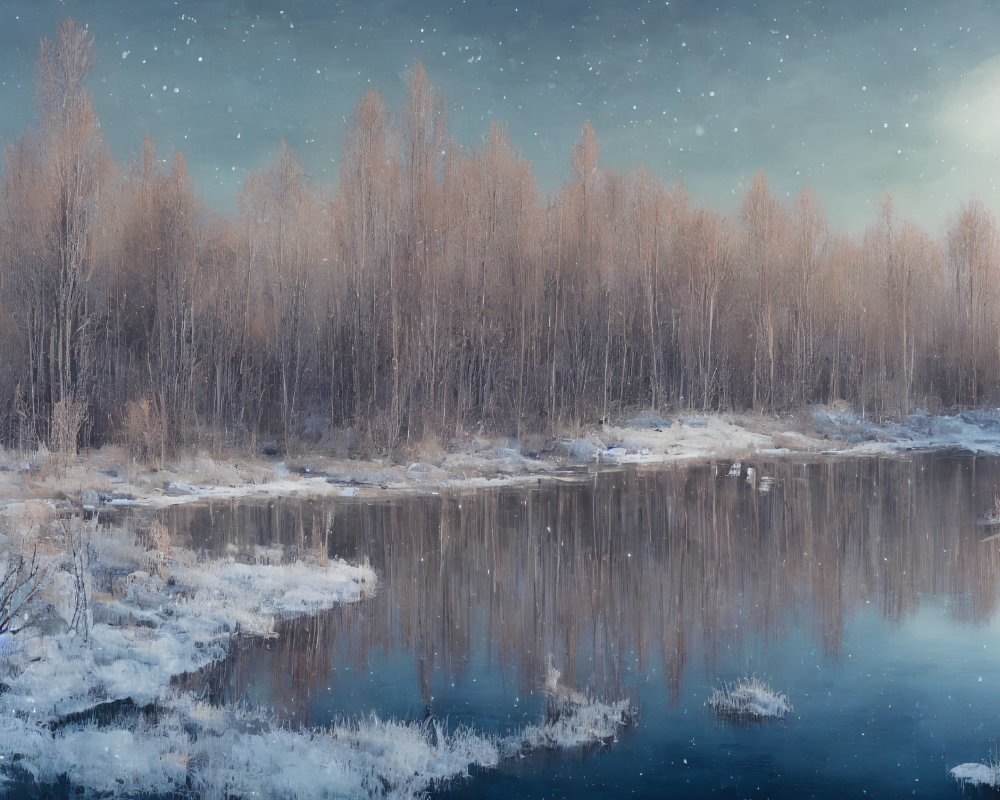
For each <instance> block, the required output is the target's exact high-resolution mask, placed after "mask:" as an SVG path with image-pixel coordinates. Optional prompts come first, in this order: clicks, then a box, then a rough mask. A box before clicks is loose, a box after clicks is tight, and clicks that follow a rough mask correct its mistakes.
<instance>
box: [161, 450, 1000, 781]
mask: <svg viewBox="0 0 1000 800" xmlns="http://www.w3.org/2000/svg"><path fill="white" fill-rule="evenodd" d="M747 466H752V467H753V468H754V472H753V475H752V477H750V478H748V477H747V472H746V467H747ZM743 467H744V469H743V471H742V472H741V474H740V476H739V477H730V476H728V474H727V473H728V471H729V464H725V465H721V464H720V465H714V466H713V465H702V466H695V467H675V468H666V469H659V470H655V471H642V470H632V469H626V470H618V471H605V472H598V473H594V474H589V475H582V476H581V477H580V478H579V479H578V480H569V479H562V478H560V479H543V480H541V481H539V482H538V483H537V484H534V485H530V486H526V487H517V488H511V487H508V488H502V489H489V490H485V489H475V490H468V491H463V492H458V491H449V492H445V493H442V494H440V495H404V496H393V497H388V498H386V499H383V500H378V501H367V500H358V499H354V500H344V499H341V500H326V501H304V500H288V501H278V502H274V503H270V504H264V505H246V504H238V503H216V504H213V505H211V506H198V507H188V508H185V507H175V508H173V509H170V510H167V511H165V512H164V513H165V514H166V516H167V522H168V524H169V526H170V527H171V528H172V530H173V533H172V535H173V536H175V537H177V538H178V540H179V541H178V543H179V544H183V543H185V542H184V540H185V539H186V538H187V539H189V540H190V541H191V542H192V543H194V544H195V545H196V546H199V547H202V548H204V549H205V550H206V551H208V552H210V553H211V554H213V555H215V556H219V555H223V554H227V553H228V554H233V555H236V556H237V557H240V556H241V554H247V553H250V552H252V551H253V547H254V546H255V545H268V544H275V543H280V544H282V545H284V546H285V550H286V551H289V550H291V551H293V552H297V553H298V554H299V555H301V554H302V553H308V552H310V551H315V549H316V547H317V546H319V547H322V542H323V541H324V540H325V542H326V548H327V551H328V552H329V553H330V554H331V555H338V556H343V557H345V558H347V559H349V560H355V559H360V560H363V559H368V560H369V561H370V562H371V564H372V566H373V567H374V568H375V569H376V571H377V572H378V574H379V576H380V579H381V584H380V587H379V591H378V593H377V594H376V595H375V596H374V597H372V598H370V599H368V600H365V601H362V602H360V603H357V604H354V605H347V606H344V607H341V608H338V609H336V610H334V611H332V612H330V613H328V614H324V615H321V616H319V617H315V618H310V619H307V620H304V621H300V622H297V623H295V624H289V625H285V626H283V627H282V628H281V636H280V637H279V638H278V639H276V640H272V641H270V642H266V643H264V642H253V643H249V644H244V645H243V646H242V647H241V648H240V649H239V651H238V652H235V653H234V654H233V656H232V657H231V658H230V659H228V660H227V661H226V662H224V663H222V664H220V665H217V666H216V667H215V668H214V669H213V670H212V671H211V672H208V673H206V674H204V675H202V676H201V677H200V681H201V684H202V686H203V687H204V689H205V691H207V692H209V693H210V694H212V695H213V696H215V697H216V698H218V699H221V700H227V701H232V700H236V699H240V700H243V701H246V702H250V703H254V704H263V705H267V706H270V707H273V708H274V709H275V710H276V712H277V713H278V715H279V716H280V717H281V718H282V719H283V720H285V721H286V722H287V723H288V724H291V725H299V724H302V725H317V724H325V723H329V722H330V721H331V720H333V719H336V718H338V717H344V716H351V715H364V714H368V713H371V712H374V713H377V714H378V715H379V716H382V717H397V718H402V719H422V718H424V717H425V716H427V715H433V716H434V717H436V718H446V719H447V720H448V724H449V725H450V726H451V727H454V726H456V725H458V724H461V723H466V724H471V725H473V726H475V727H476V728H477V729H479V730H485V731H496V732H507V731H510V730H513V729H516V728H518V727H520V726H523V725H525V724H527V723H531V722H537V721H538V720H539V719H540V718H541V716H542V715H543V713H544V709H545V696H544V694H543V693H542V692H541V687H542V686H543V685H544V683H545V678H546V674H547V670H548V665H549V664H550V663H551V664H552V665H553V666H554V667H555V668H557V669H559V670H560V672H561V673H562V678H561V681H562V683H564V684H566V685H567V686H569V687H574V688H576V689H579V690H581V691H585V692H588V693H590V694H591V695H593V696H594V697H596V698H599V699H602V700H615V699H619V698H621V697H629V698H630V699H632V701H633V702H634V703H635V705H636V706H637V708H638V724H637V726H636V727H634V728H631V729H628V730H625V731H623V732H622V734H621V736H620V737H619V740H618V741H616V742H614V743H613V744H611V745H610V746H609V747H607V748H590V749H587V750H585V751H582V752H581V751H580V750H570V751H554V752H548V753H543V754H541V755H536V756H532V757H529V758H525V759H523V760H519V761H516V762H511V763H507V764H506V765H504V766H502V767H501V768H500V769H498V770H495V771H486V772H479V773H478V774H475V775H474V776H473V778H472V779H471V780H470V781H468V782H463V783H459V784H455V785H452V786H451V787H449V788H448V789H447V790H445V791H444V792H443V793H442V795H441V796H445V797H470V798H471V797H497V798H500V797H510V796H513V795H516V796H518V797H532V798H536V797H537V798H553V797H574V798H607V797H619V796H625V795H628V796H631V797H650V798H652V797H664V796H678V797H734V798H735V797H797V798H798V797H900V796H904V795H905V796H919V797H941V796H946V797H947V796H954V797H958V796H960V795H961V789H960V788H959V787H958V785H957V784H955V783H954V781H952V780H951V779H950V778H949V776H948V770H949V769H950V768H951V767H953V766H955V765H956V764H958V763H961V762H965V761H979V760H982V759H984V758H987V757H988V756H989V754H990V752H991V749H992V750H995V749H996V743H995V742H996V737H997V735H998V733H1000V636H998V624H997V619H996V613H995V612H996V606H997V567H998V562H1000V539H991V538H989V537H990V536H991V534H993V533H995V532H997V531H998V530H1000V529H997V528H991V527H988V526H984V525H981V524H977V521H978V519H979V518H981V517H983V516H984V515H986V514H987V512H988V511H989V510H990V509H991V508H992V505H993V502H994V495H995V493H996V492H997V491H998V487H1000V459H997V458H994V457H988V458H987V457H976V456H972V455H970V454H967V453H944V454H941V453H938V454H914V455H908V456H906V457H899V458H889V457H885V458H865V459H843V460H841V459H837V460H827V461H823V462H818V463H817V462H811V463H810V462H803V461H791V460H785V461H764V460H762V461H754V462H750V463H749V464H748V463H746V462H744V465H743ZM765 479H766V480H765ZM754 673H755V674H757V675H760V676H764V677H766V679H767V680H768V681H769V682H770V684H771V685H772V686H773V687H774V688H775V689H777V690H779V691H783V692H785V693H787V694H788V696H789V699H790V700H791V702H792V704H793V706H794V712H793V713H792V714H790V715H789V717H788V719H787V720H786V721H784V722H779V723H771V724H758V725H748V726H740V725H734V724H731V723H721V722H719V721H717V720H716V719H715V718H714V717H713V716H712V714H711V713H710V712H709V710H708V708H707V707H706V706H705V701H706V699H707V698H708V696H709V694H710V693H711V690H712V688H713V687H715V686H718V685H719V684H720V682H721V681H732V680H735V679H737V678H739V677H741V676H746V675H750V674H754Z"/></svg>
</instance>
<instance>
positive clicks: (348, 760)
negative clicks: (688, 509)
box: [0, 692, 634, 798]
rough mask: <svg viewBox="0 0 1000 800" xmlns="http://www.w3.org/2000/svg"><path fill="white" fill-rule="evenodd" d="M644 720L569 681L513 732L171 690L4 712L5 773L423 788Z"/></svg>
mask: <svg viewBox="0 0 1000 800" xmlns="http://www.w3.org/2000/svg"><path fill="white" fill-rule="evenodd" d="M633 720H634V709H633V708H632V706H631V704H630V703H629V702H628V701H627V700H621V701H618V702H613V703H603V702H600V701H597V700H591V699H587V698H583V697H581V696H575V693H573V694H572V695H571V694H570V693H566V692H562V693H560V694H559V695H558V696H557V697H556V698H554V704H550V707H549V711H548V713H547V714H546V717H545V718H544V719H543V720H541V721H540V722H539V723H537V724H533V725H528V726H526V727H525V728H523V729H520V730H516V731H513V732H511V733H509V734H507V735H505V736H495V735H489V734H482V733H479V732H477V731H475V730H474V729H472V728H469V727H465V726H462V727H458V728H456V729H454V730H448V726H447V724H446V722H444V721H441V720H437V719H429V720H425V721H411V722H407V721H399V720H384V719H380V718H378V717H377V716H375V715H372V716H369V717H364V718H361V719H352V720H346V721H342V722H338V723H336V724H334V725H332V726H330V727H328V728H313V729H308V730H301V729H300V730H295V729H289V728H284V727H280V726H278V725H276V724H275V722H274V721H273V719H271V718H270V717H269V716H267V715H266V714H264V713H263V712H261V711H249V710H247V709H244V708H239V707H237V708H232V707H229V708H221V707H216V706H210V705H207V704H205V703H202V702H199V701H197V700H196V699H195V698H193V697H192V696H191V695H190V694H189V693H179V694H174V693H168V694H164V695H162V696H161V697H160V698H159V700H158V701H157V703H156V704H155V706H151V707H147V708H139V707H138V706H136V705H134V704H129V705H128V707H127V708H125V709H124V710H122V711H119V712H118V713H117V714H115V715H113V717H112V718H111V719H110V720H101V721H96V720H81V721H75V722H71V723H67V724H62V723H59V722H57V721H55V720H54V719H53V718H52V717H50V716H47V715H45V714H42V713H39V712H38V710H37V709H32V710H31V711H30V712H29V711H27V710H22V711H18V712H16V713H11V714H4V715H0V753H3V754H5V756H4V758H2V759H0V783H2V781H3V780H6V781H8V782H15V781H20V782H21V783H22V784H24V785H29V784H30V785H53V784H56V783H58V782H60V781H67V782H68V783H69V785H70V786H71V787H74V788H75V787H80V788H79V789H78V791H82V792H83V793H84V794H86V795H88V796H93V795H100V796H131V795H134V794H135V793H140V794H146V793H162V794H170V795H171V796H178V795H179V796H191V797H201V798H224V797H232V796H242V797H249V796H251V795H259V796H265V797H290V798H312V797H343V798H361V797H393V798H415V797H421V796H424V795H425V794H426V792H427V791H429V790H430V789H432V788H433V787H435V786H441V785H443V784H446V783H448V782H450V781H453V780H456V779H462V778H465V777H468V775H469V771H470V769H488V768H493V767H497V766H498V765H500V764H501V763H502V762H503V761H504V760H507V759H511V758H516V757H521V756H525V755H529V754H531V753H532V752H535V751H537V750H540V749H573V748H579V747H583V746H587V745H590V744H600V743H608V742H610V741H612V740H614V739H615V738H616V737H617V734H618V731H619V730H620V729H621V728H622V727H623V726H626V725H630V724H632V722H633Z"/></svg>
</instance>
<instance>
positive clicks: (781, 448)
mask: <svg viewBox="0 0 1000 800" xmlns="http://www.w3.org/2000/svg"><path fill="white" fill-rule="evenodd" d="M935 448H965V449H969V450H972V451H974V452H982V453H995V454H1000V411H996V410H994V411H965V412H960V413H956V414H951V415H940V416H933V415H929V414H926V413H923V412H921V411H915V412H914V413H912V414H910V415H909V416H908V417H907V418H906V419H905V420H902V421H900V422H892V423H883V424H878V423H874V422H872V421H870V420H868V419H866V418H865V417H864V416H863V415H860V414H857V413H855V412H852V411H849V410H846V409H843V408H825V407H824V408H814V409H812V410H811V411H803V412H800V413H798V414H795V415H783V416H766V415H742V416H741V415H730V414H714V415H711V414H710V415H684V414H682V415H678V416H673V417H670V418H669V419H668V418H665V417H662V416H659V415H657V414H654V413H652V412H643V413H641V414H638V415H636V416H635V417H632V418H630V419H627V420H622V421H621V422H620V423H618V424H605V425H601V426H594V427H592V428H589V429H584V430H579V431H576V432H574V433H573V434H567V435H565V436H560V437H556V438H550V439H544V440H542V439H539V440H537V441H531V442H530V443H529V442H516V441H507V440H503V441H501V440H496V439H486V438H481V437H466V438H460V439H457V440H455V441H453V442H450V443H447V444H446V445H440V446H434V447H414V448H412V450H410V451H409V452H408V453H407V456H406V458H405V459H403V460H402V461H400V462H393V461H391V460H389V459H381V460H353V459H343V458H338V457H335V456H333V455H328V454H324V453H323V452H321V450H319V449H317V450H316V451H315V452H305V453H303V454H298V455H294V456H288V457H287V458H285V459H282V460H279V459H277V458H271V459H263V458H249V457H244V456H236V457H233V456H228V457H216V458H212V457H209V456H208V455H207V454H199V455H193V456H189V457H185V458H181V459H178V460H177V461H176V462H175V463H172V464H170V465H168V466H167V467H165V468H163V469H160V470H152V469H150V468H148V467H145V466H142V465H138V464H135V463H132V462H130V461H129V459H128V457H127V454H126V453H124V451H122V450H121V449H120V448H115V447H107V448H104V449H102V450H99V451H95V452H92V453H87V454H84V455H81V456H79V457H78V458H77V459H76V461H75V463H72V464H70V465H69V466H68V467H67V468H66V469H65V470H59V471H57V470H54V469H52V468H50V467H49V465H48V459H47V454H46V453H45V452H44V451H43V452H41V453H29V454H17V453H12V452H7V453H2V452H0V515H3V514H7V515H10V514H11V513H13V514H15V515H16V514H17V513H19V507H18V504H20V503H23V502H24V501H26V500H39V501H42V502H44V503H59V502H63V503H64V504H66V503H75V504H76V505H77V506H83V507H84V508H85V509H89V510H94V509H95V508H96V509H100V508H105V507H114V506H121V505H139V506H146V507H163V506H168V505H174V504H179V503H190V502H196V501H199V500H206V499H225V498H234V499H237V498H253V497H273V496H291V495H310V496H348V497H350V496H371V495H377V494H381V493H383V492H384V491H387V490H389V491H435V490H440V489H444V488H462V487H475V486H490V485H497V484H502V483H519V482H527V481H533V480H536V479H537V478H538V477H543V476H546V475H559V474H562V473H563V472H564V471H565V470H567V469H569V470H574V469H576V470H581V469H588V468H593V467H594V466H600V465H605V466H616V465H625V464H636V465H653V466H655V465H659V464H670V463H681V462H697V461H705V460H713V459H718V460H727V459H728V460H731V461H733V462H735V461H740V460H742V461H746V460H747V459H752V458H755V457H757V458H761V457H786V456H796V455H815V456H819V455H826V456H837V455H842V456H847V455H878V454H888V453H894V452H901V451H906V450H915V449H935Z"/></svg>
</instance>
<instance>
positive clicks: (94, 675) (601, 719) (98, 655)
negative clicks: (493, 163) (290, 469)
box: [0, 518, 634, 798]
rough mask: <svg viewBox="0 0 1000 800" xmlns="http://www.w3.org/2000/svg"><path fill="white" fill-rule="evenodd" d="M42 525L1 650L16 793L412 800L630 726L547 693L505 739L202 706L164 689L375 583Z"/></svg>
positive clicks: (322, 569) (368, 573) (593, 706)
mask: <svg viewBox="0 0 1000 800" xmlns="http://www.w3.org/2000/svg"><path fill="white" fill-rule="evenodd" d="M48 526H49V527H48V528H47V527H46V525H37V526H36V527H35V528H34V534H33V535H32V536H29V537H28V540H27V541H22V542H20V546H22V547H23V546H26V545H28V546H31V547H35V546H37V545H38V544H39V543H42V542H45V541H46V540H47V538H51V537H52V536H60V535H61V536H64V537H65V539H64V540H63V541H62V543H61V544H62V552H60V550H59V548H57V547H54V546H51V545H55V544H56V543H55V542H52V543H50V548H49V549H50V550H51V552H50V554H49V555H47V556H45V558H46V559H47V561H46V568H47V570H48V571H47V573H46V575H47V577H46V583H45V585H44V587H43V590H42V591H41V593H40V594H39V601H38V603H37V604H35V605H33V607H32V609H31V611H30V613H28V614H27V615H26V620H25V621H26V623H27V624H26V626H25V627H24V629H23V631H22V632H20V633H18V634H15V635H14V636H10V635H6V636H4V638H3V639H2V640H0V712H2V713H0V787H2V785H3V784H4V783H7V785H8V788H9V789H10V790H11V791H12V792H14V793H15V794H17V793H19V792H32V793H33V792H36V791H38V790H39V789H43V790H44V789H45V788H46V787H52V786H57V785H60V784H68V786H69V787H70V789H71V791H73V792H74V793H77V794H81V795H83V796H87V797H92V796H134V795H135V794H143V795H145V794H169V795H171V796H190V797H202V798H214V797H218V798H222V797H230V796H244V797H245V796H250V795H253V794H259V795H262V796H267V797H301V798H308V797H345V798H356V797H405V798H409V797H420V796H423V795H424V794H425V793H426V792H427V791H429V790H431V789H432V788H433V787H435V786H439V785H442V784H443V783H446V782H448V781H451V780H455V779H459V778H462V777H464V776H467V775H468V774H469V770H470V769H483V768H491V767H496V766H497V765H499V764H500V763H501V762H502V761H503V760H505V759H508V758H513V757H517V756H523V755H526V754H530V753H532V752H534V751H536V750H539V749H551V748H575V747H581V746H585V745H587V744H591V743H609V742H611V741H613V740H614V739H615V738H616V736H617V732H618V730H619V729H620V728H621V727H622V726H624V725H627V724H630V722H631V721H632V719H633V717H634V712H633V709H632V707H631V704H630V703H629V702H628V701H626V700H622V701H618V702H611V703H605V702H602V701H600V700H598V699H594V698H590V697H585V696H583V695H580V694H578V693H576V692H571V691H567V690H565V689H563V688H561V687H559V686H558V685H557V681H556V679H553V684H552V686H551V687H548V688H549V689H550V690H551V694H552V701H551V702H550V704H549V710H548V713H547V714H546V715H545V717H544V718H543V719H541V720H540V721H539V722H538V723H536V724H531V725H528V726H526V727H524V728H522V729H518V730H513V731H510V732H509V733H507V734H506V735H503V736H499V735H493V734H483V733H481V732H478V731H476V730H474V729H472V728H468V727H460V728H457V729H454V730H450V729H449V727H448V724H447V721H443V720H435V719H430V720H422V721H405V720H403V721H400V720H392V719H380V718H379V717H377V716H374V715H372V716H366V717H363V718H355V719H349V720H342V721H338V722H336V723H334V724H332V725H331V726H329V727H327V728H319V729H308V730H303V729H295V728H288V727H284V726H281V725H279V724H278V723H277V722H276V720H275V718H274V717H273V716H272V715H271V714H270V713H269V712H268V711H266V710H264V709H256V710H250V709H247V708H244V707H239V706H237V707H216V706H209V705H207V704H205V703H203V702H200V701H199V699H198V698H197V697H195V695H194V694H193V690H191V689H188V688H185V687H187V686H188V685H189V684H187V683H186V682H183V681H182V682H177V681H174V680H173V679H174V678H175V677H176V676H178V675H180V674H182V673H186V672H191V671H194V670H198V669H201V668H203V667H205V666H208V665H209V664H211V663H212V662H214V661H217V660H219V659H222V658H225V657H226V656H227V654H228V652H229V648H230V645H231V643H232V641H233V637H234V636H237V635H253V636H265V637H266V636H274V635H277V634H276V633H275V631H276V625H275V623H276V621H277V620H278V619H291V618H295V617H298V616H301V615H304V614H314V613H317V612H320V611H323V610H326V609H330V608H332V607H334V606H335V605H337V604H339V603H345V602H352V601H356V600H358V599H360V598H362V597H364V596H365V595H366V594H367V593H369V592H371V591H373V590H374V588H375V585H376V577H375V575H374V573H373V572H372V570H371V569H370V568H368V567H367V566H365V565H351V564H347V563H344V562H342V561H330V562H329V563H325V564H324V563H320V561H321V558H322V557H321V555H318V554H309V555H307V558H308V559H309V560H310V561H311V562H312V563H308V564H307V563H303V562H302V561H293V562H292V563H281V562H282V561H283V560H285V558H286V557H287V556H288V554H287V553H282V552H281V549H280V548H258V551H257V553H256V560H257V562H258V563H249V564H248V563H236V562H234V561H232V560H219V561H208V562H201V563H199V561H198V560H197V557H196V555H195V553H193V552H191V551H189V550H185V549H183V548H177V547H171V546H170V542H169V536H168V535H167V532H166V531H165V530H164V529H162V527H160V526H159V524H158V523H156V522H155V521H152V520H150V519H148V518H146V519H145V520H138V521H134V522H133V523H132V524H131V525H128V526H125V527H122V528H117V529H105V528H99V527H98V526H97V525H96V523H95V522H94V521H91V522H89V523H84V522H82V521H80V520H79V519H77V520H76V521H75V522H73V523H71V524H69V525H68V526H67V527H64V524H63V523H60V522H57V521H56V520H49V521H48ZM143 526H146V527H143ZM67 552H69V553H73V554H74V555H73V556H72V557H71V558H69V557H67V556H66V555H65V553H67ZM261 562H264V563H261ZM81 607H85V610H84V612H83V613H82V615H81V614H80V613H79V612H80V609H81Z"/></svg>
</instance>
